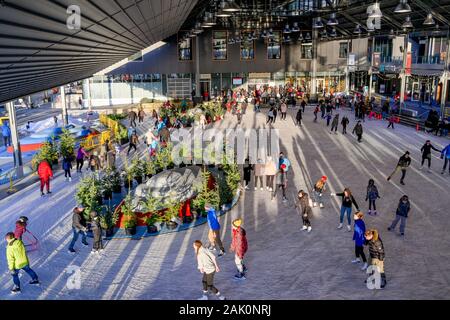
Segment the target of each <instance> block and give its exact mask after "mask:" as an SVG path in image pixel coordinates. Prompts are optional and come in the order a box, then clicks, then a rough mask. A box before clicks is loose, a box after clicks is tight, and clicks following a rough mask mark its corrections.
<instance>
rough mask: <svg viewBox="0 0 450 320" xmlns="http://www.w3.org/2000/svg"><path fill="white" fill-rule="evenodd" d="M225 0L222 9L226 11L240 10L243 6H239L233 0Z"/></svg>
mask: <svg viewBox="0 0 450 320" xmlns="http://www.w3.org/2000/svg"><path fill="white" fill-rule="evenodd" d="M223 2H225V4H224V6H223V7H222V10H223V11H225V12H238V11H240V10H241V8H239V6H238V5H237V4H236V2H234V1H233V0H230V1H223Z"/></svg>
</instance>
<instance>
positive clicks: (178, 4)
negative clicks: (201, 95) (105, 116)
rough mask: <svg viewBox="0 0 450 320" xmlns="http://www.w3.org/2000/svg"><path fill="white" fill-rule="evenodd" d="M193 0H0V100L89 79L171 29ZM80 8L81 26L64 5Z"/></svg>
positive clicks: (187, 10) (194, 1) (171, 30)
mask: <svg viewBox="0 0 450 320" xmlns="http://www.w3.org/2000/svg"><path fill="white" fill-rule="evenodd" d="M196 3H197V0H170V1H168V0H32V1H31V0H0V102H2V101H8V100H12V99H15V98H18V97H22V96H25V95H27V94H31V93H34V92H38V91H42V90H45V89H48V88H52V87H56V86H59V85H62V84H66V83H69V82H72V81H77V80H80V79H84V78H88V77H90V76H92V74H94V73H96V72H98V71H100V70H102V69H104V68H106V67H108V66H110V65H112V64H113V63H115V62H118V61H120V60H122V59H124V58H127V57H129V56H131V55H133V54H134V53H136V52H138V51H139V50H142V49H144V48H146V47H148V46H150V45H152V44H154V43H156V42H158V41H160V40H163V39H166V38H168V37H169V36H171V35H173V34H175V33H176V32H177V31H178V30H179V29H180V27H181V25H182V24H183V23H184V21H185V20H186V18H187V16H188V14H189V13H190V12H191V11H192V9H193V8H194V6H195V4H196ZM71 5H78V6H79V7H80V9H81V29H80V30H70V29H69V28H68V27H67V19H68V17H69V14H67V8H68V7H69V6H71Z"/></svg>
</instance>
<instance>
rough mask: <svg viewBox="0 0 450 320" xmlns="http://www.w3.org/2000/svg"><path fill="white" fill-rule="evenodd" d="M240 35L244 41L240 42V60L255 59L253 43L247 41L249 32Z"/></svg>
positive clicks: (252, 41)
mask: <svg viewBox="0 0 450 320" xmlns="http://www.w3.org/2000/svg"><path fill="white" fill-rule="evenodd" d="M241 35H242V36H243V38H244V41H242V42H241V50H240V51H241V60H253V59H255V41H254V40H251V41H249V40H248V36H249V35H250V32H242V33H241Z"/></svg>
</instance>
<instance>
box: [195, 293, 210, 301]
mask: <svg viewBox="0 0 450 320" xmlns="http://www.w3.org/2000/svg"><path fill="white" fill-rule="evenodd" d="M197 300H208V296H207V294H206V293H203V295H202V296H201V297H200V298H198V299H197Z"/></svg>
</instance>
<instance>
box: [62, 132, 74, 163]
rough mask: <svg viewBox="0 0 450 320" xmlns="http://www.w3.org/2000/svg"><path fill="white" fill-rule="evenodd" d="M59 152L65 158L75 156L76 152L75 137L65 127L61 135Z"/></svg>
mask: <svg viewBox="0 0 450 320" xmlns="http://www.w3.org/2000/svg"><path fill="white" fill-rule="evenodd" d="M59 152H60V154H61V155H62V156H63V157H64V158H73V156H74V154H75V137H74V136H73V135H72V134H71V133H70V132H69V130H67V129H63V133H62V135H61V137H60V143H59Z"/></svg>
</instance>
